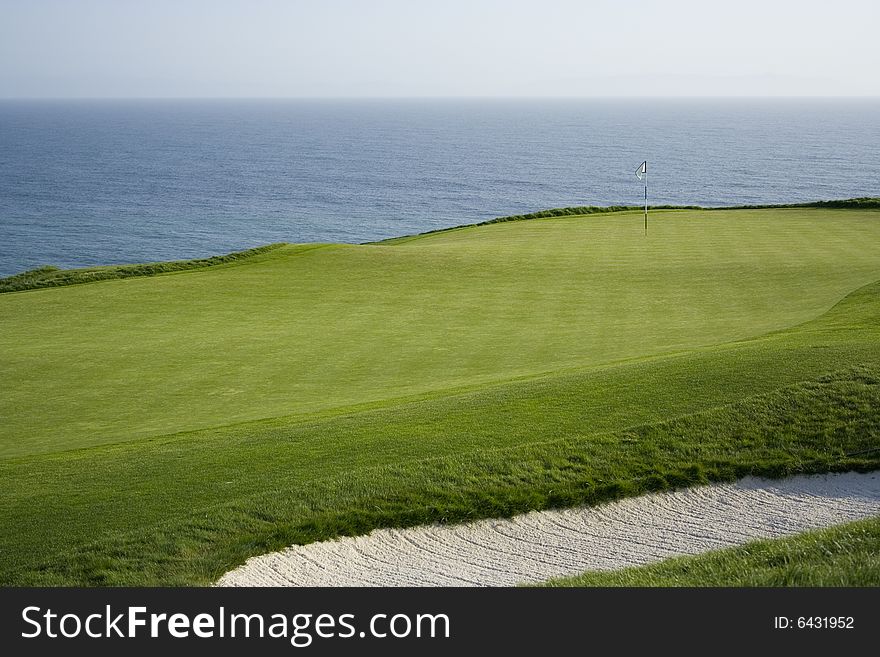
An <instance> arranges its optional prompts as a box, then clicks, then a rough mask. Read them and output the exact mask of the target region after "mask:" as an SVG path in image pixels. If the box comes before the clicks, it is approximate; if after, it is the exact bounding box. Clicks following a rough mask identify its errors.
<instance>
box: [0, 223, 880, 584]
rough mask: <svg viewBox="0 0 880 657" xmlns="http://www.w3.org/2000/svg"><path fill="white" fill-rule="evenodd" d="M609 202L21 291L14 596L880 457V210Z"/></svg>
mask: <svg viewBox="0 0 880 657" xmlns="http://www.w3.org/2000/svg"><path fill="white" fill-rule="evenodd" d="M651 230H652V232H651V234H650V235H649V237H648V238H645V237H644V235H643V234H642V233H641V232H640V224H639V216H638V215H637V214H634V213H628V212H623V213H614V214H608V215H596V216H587V217H561V218H550V219H541V220H539V221H528V222H510V223H499V224H494V225H488V226H480V227H472V228H466V229H459V230H453V231H446V232H441V233H435V234H430V235H426V236H421V237H417V238H410V239H407V240H406V241H402V242H399V243H394V242H392V243H388V244H378V245H361V246H352V245H287V246H282V247H279V248H276V249H274V250H272V251H270V252H267V253H263V254H260V255H257V256H254V257H252V258H247V259H245V260H242V261H240V262H235V263H231V264H228V265H219V266H216V267H210V268H207V269H199V270H193V271H184V272H180V273H167V274H162V275H159V276H155V277H150V278H130V279H125V280H111V281H104V282H98V283H90V284H88V285H74V286H70V287H59V288H52V289H43V290H33V291H25V292H14V293H10V294H3V295H0V321H2V324H3V327H4V330H3V332H2V334H0V354H2V359H0V375H2V376H3V380H4V390H3V393H4V394H3V396H2V398H0V416H2V424H0V456H2V458H0V478H2V481H3V482H4V488H3V494H2V496H0V528H2V531H0V583H4V584H15V585H67V584H90V585H123V584H125V585H155V584H174V585H185V584H207V583H210V582H212V581H214V580H216V579H217V577H219V576H220V575H221V574H222V573H223V572H225V571H226V570H228V569H230V568H231V567H234V566H235V565H238V564H240V563H242V562H243V561H244V560H245V559H246V558H247V557H249V556H253V555H255V554H259V553H263V552H268V551H272V550H276V549H279V548H281V547H284V546H286V545H289V544H292V543H305V542H310V541H315V540H322V539H326V538H331V537H333V536H338V535H343V534H357V533H363V532H365V531H369V530H371V529H373V528H376V527H383V526H409V525H415V524H421V523H426V522H437V521H441V522H442V521H460V520H469V519H474V518H482V517H495V516H507V515H511V514H513V513H517V512H522V511H527V510H530V509H541V508H548V507H554V506H570V505H574V504H583V503H592V502H598V501H602V500H607V499H613V498H616V497H620V496H624V495H631V494H637V493H640V492H645V491H652V490H663V489H667V488H670V487H675V486H681V485H688V484H693V483H703V482H706V481H727V480H732V479H734V478H738V477H742V476H745V475H748V474H755V475H764V476H782V475H785V474H789V473H796V472H803V473H809V472H823V471H829V470H833V471H842V470H846V469H856V470H870V469H877V468H880V453H878V452H876V451H866V450H871V449H873V448H875V447H877V446H878V441H880V283H873V281H877V280H878V279H880V212H878V211H876V210H827V209H821V210H820V209H785V210H782V209H774V210H769V209H765V210H737V211H691V210H688V211H668V212H664V213H662V214H660V213H658V216H657V218H656V220H655V222H654V224H652V229H651Z"/></svg>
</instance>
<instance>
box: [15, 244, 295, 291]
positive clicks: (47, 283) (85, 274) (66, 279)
mask: <svg viewBox="0 0 880 657" xmlns="http://www.w3.org/2000/svg"><path fill="white" fill-rule="evenodd" d="M281 246H284V245H283V244H267V245H265V246H258V247H256V248H253V249H247V250H246V251H236V252H234V253H227V254H225V255H218V256H212V257H210V258H197V259H194V260H172V261H169V262H148V263H144V264H137V265H111V266H106V267H87V268H83V269H59V268H58V267H54V266H52V265H44V266H43V267H38V268H36V269H30V270H28V271H25V272H22V273H20V274H15V275H13V276H7V277H6V278H0V294H2V293H4V292H21V291H24V290H36V289H41V288H46V287H61V286H64V285H78V284H80V283H95V282H97V281H110V280H116V279H120V278H135V277H140V276H156V275H158V274H169V273H172V272H179V271H191V270H194V269H204V268H205V267H216V266H217V265H225V264H229V263H232V262H238V261H241V260H245V259H247V258H253V257H254V256H257V255H261V254H263V253H269V252H270V251H272V250H274V249H277V248H279V247H281Z"/></svg>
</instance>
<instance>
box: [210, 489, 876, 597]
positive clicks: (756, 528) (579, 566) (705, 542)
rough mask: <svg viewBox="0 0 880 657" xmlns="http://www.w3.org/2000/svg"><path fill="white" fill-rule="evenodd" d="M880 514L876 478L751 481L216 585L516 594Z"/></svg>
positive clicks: (416, 537) (408, 540) (345, 548)
mask: <svg viewBox="0 0 880 657" xmlns="http://www.w3.org/2000/svg"><path fill="white" fill-rule="evenodd" d="M874 515H880V473H878V472H875V473H869V474H856V473H846V474H837V475H815V476H798V477H792V478H790V479H785V480H780V481H771V480H765V479H756V478H746V479H743V480H741V481H739V482H737V483H735V484H725V485H713V486H702V487H699V488H691V489H687V490H681V491H676V492H671V493H660V494H653V495H645V496H642V497H637V498H630V499H625V500H621V501H618V502H611V503H609V504H605V505H602V506H598V507H580V508H574V509H565V510H560V511H540V512H533V513H528V514H525V515H521V516H517V517H515V518H511V519H504V520H483V521H479V522H473V523H468V524H464V525H433V526H426V527H415V528H411V529H382V530H377V531H374V532H372V533H371V534H369V535H367V536H358V537H355V538H342V539H339V540H334V541H324V542H321V543H312V544H310V545H304V546H293V547H291V548H288V549H286V550H283V551H281V552H275V553H272V554H267V555H263V556H259V557H254V558H252V559H249V560H248V561H247V563H245V564H244V565H243V566H241V567H239V568H236V569H235V570H232V571H230V572H228V573H226V574H225V575H224V576H223V577H222V578H221V579H220V580H219V582H218V583H217V584H218V585H219V586H509V585H514V584H519V583H527V582H540V581H544V580H546V579H549V578H551V577H558V576H561V575H575V574H577V573H580V572H583V571H586V570H611V569H616V568H622V567H625V566H636V565H641V564H646V563H650V562H654V561H659V560H661V559H665V558H667V557H672V556H676V555H682V554H697V553H700V552H705V551H707V550H714V549H717V548H724V547H729V546H733V545H738V544H741V543H745V542H747V541H750V540H753V539H758V538H773V537H778V536H787V535H790V534H796V533H798V532H803V531H807V530H810V529H817V528H820V527H828V526H830V525H836V524H840V523H844V522H848V521H850V520H857V519H860V518H867V517H870V516H874Z"/></svg>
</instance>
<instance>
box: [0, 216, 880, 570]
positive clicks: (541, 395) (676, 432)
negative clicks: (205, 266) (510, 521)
mask: <svg viewBox="0 0 880 657" xmlns="http://www.w3.org/2000/svg"><path fill="white" fill-rule="evenodd" d="M737 216H739V213H738V215H737ZM745 219H746V220H748V217H747V216H745ZM865 219H867V217H866V218H865ZM554 221H555V220H554ZM565 221H575V220H565ZM872 221H873V220H872ZM541 223H542V224H543V223H544V222H541ZM551 223H552V222H547V225H551ZM520 225H521V226H523V225H524V224H520ZM512 226H513V225H511V226H499V227H494V228H491V230H496V229H499V228H510V227H512ZM535 226H537V224H535ZM594 228H595V229H596V230H597V231H601V230H602V229H603V228H605V227H604V226H595V227H594ZM679 229H681V228H679ZM857 229H858V230H864V231H865V232H866V234H870V230H869V229H868V228H867V227H862V226H855V227H850V230H857ZM479 230H480V231H482V230H487V229H479ZM539 230H540V229H539ZM453 235H454V234H453V233H446V234H443V235H442V237H443V240H441V244H439V245H435V246H436V247H437V248H440V247H443V248H449V249H450V250H452V247H453V246H454V245H455V244H456V242H455V240H452V241H446V240H448V239H449V238H452V237H453ZM438 237H440V236H437V237H435V238H432V239H437V238H438ZM509 237H510V236H509ZM471 239H472V240H474V241H476V240H478V239H485V237H484V236H482V235H479V234H476V235H474V236H472V238H471ZM444 244H445V245H446V246H443V245H444ZM869 244H870V243H869ZM423 246H428V245H427V244H425V245H423ZM460 246H462V248H463V250H464V251H467V249H468V248H476V247H475V246H474V245H473V244H471V241H470V240H469V241H468V242H467V243H465V244H460ZM414 248H415V247H414ZM419 248H421V246H419ZM805 248H806V247H805ZM832 250H833V249H832ZM807 252H808V251H807ZM773 255H774V254H773V253H772V252H771V253H769V254H768V256H769V257H771V258H772V257H773ZM459 256H460V257H461V258H463V259H467V258H468V257H469V256H468V254H467V253H464V254H459ZM730 257H731V259H733V255H731V256H730ZM800 257H801V258H804V257H805V256H804V254H803V253H802V254H800ZM745 260H746V262H748V256H746V258H745ZM756 260H757V259H756ZM822 260H823V259H822V258H812V259H809V262H812V263H813V266H817V265H816V262H817V261H818V262H819V263H820V264H821V262H822ZM867 260H869V259H868V258H865V261H867ZM688 262H690V261H689V260H683V261H682V264H681V266H684V263H688ZM783 262H784V258H783ZM859 262H860V261H859V259H858V258H855V263H856V265H857V267H856V268H857V269H858V266H861V265H859V264H858V263H859ZM703 266H704V267H705V268H706V269H707V271H708V270H709V268H710V264H709V263H704V264H703ZM731 266H732V265H731ZM752 267H753V268H756V269H758V270H759V271H764V270H763V269H762V268H761V264H760V262H756V263H755V264H754V265H752ZM669 268H670V269H671V270H672V271H674V268H673V267H671V266H670V267H669ZM796 269H799V270H800V271H801V273H802V275H806V276H808V274H807V273H806V272H805V271H804V267H802V268H797V267H796ZM721 270H722V271H723V270H724V268H721ZM826 271H829V270H828V269H827V270H826ZM200 275H201V274H200ZM190 276H195V274H187V275H186V276H180V277H179V278H181V279H186V278H188V277H190ZM671 278H672V279H673V280H675V276H671ZM773 280H774V281H785V280H786V277H785V276H781V275H778V276H777V277H775V278H773ZM809 280H813V279H809ZM101 285H102V286H103V285H109V284H105V283H102V284H101ZM86 287H90V286H85V287H84V288H81V289H85V288H86ZM91 287H98V286H91ZM734 287H735V286H733V285H731V288H734ZM73 289H76V288H70V290H69V291H72V290H73ZM756 293H757V292H756ZM28 294H43V293H42V292H40V293H28ZM13 296H15V295H13ZM18 296H26V295H18ZM804 296H805V297H806V298H807V300H809V299H810V298H811V297H810V295H809V294H805V295H804ZM719 305H720V306H723V303H721V302H719ZM780 305H784V304H783V303H782V302H780ZM878 345H880V285H877V284H875V285H869V286H867V287H864V288H862V289H860V290H859V291H857V292H855V293H853V294H851V295H849V296H848V297H847V298H846V299H845V300H844V301H842V302H841V303H839V304H838V305H836V306H835V307H834V308H832V309H831V310H830V311H829V312H827V313H825V314H824V315H823V316H821V317H820V318H818V319H816V320H814V321H811V322H808V323H806V324H803V325H800V326H797V327H794V328H792V329H788V330H783V331H778V332H775V333H772V334H770V335H767V336H764V337H759V338H755V339H751V340H744V341H740V342H736V343H732V344H727V345H722V346H717V347H710V348H699V349H695V350H691V351H689V352H687V353H679V354H674V355H668V356H662V357H656V358H643V359H639V360H636V361H632V362H627V363H622V364H617V365H610V366H604V367H584V368H581V369H573V370H572V369H570V370H568V371H564V372H559V373H556V374H553V375H548V376H544V377H538V378H532V379H528V380H522V381H514V382H508V383H504V384H500V385H495V386H489V387H484V388H481V389H475V390H471V391H466V392H460V393H458V394H450V395H435V396H431V397H426V398H422V399H417V400H412V401H409V402H407V403H399V404H387V405H384V406H378V407H375V408H370V409H362V410H357V411H350V412H345V413H339V414H336V415H328V416H323V417H322V416H312V417H292V418H276V419H274V420H268V421H262V422H253V423H249V424H242V425H238V426H231V427H226V428H222V427H221V428H217V429H212V430H205V431H199V432H194V433H189V434H177V435H169V436H165V437H156V438H151V439H138V440H132V441H130V442H126V443H120V444H117V445H108V446H97V447H92V448H89V449H81V450H75V451H68V452H60V453H56V454H31V455H24V456H18V457H14V458H7V459H5V460H2V461H0V478H2V480H3V481H4V494H3V496H2V498H0V529H2V531H0V582H3V583H15V584H62V583H93V584H122V583H126V584H155V583H174V584H182V583H206V582H209V581H211V580H212V579H213V578H215V577H216V576H217V575H219V574H220V573H221V572H223V571H224V570H225V569H227V568H229V567H230V566H233V565H235V564H237V563H240V562H241V561H242V560H243V559H244V558H246V557H247V556H250V555H253V554H256V553H260V552H264V551H266V550H270V549H276V548H278V547H281V546H283V545H286V544H289V543H291V542H306V541H310V540H317V539H321V538H327V537H330V536H333V535H338V534H340V533H353V532H363V531H366V530H369V529H370V528H373V527H377V526H387V525H405V524H414V523H421V522H430V521H436V520H460V519H466V518H474V517H485V516H495V515H504V514H508V513H513V512H516V511H522V510H526V509H530V508H543V507H547V506H554V505H556V506H559V505H569V504H575V503H580V502H590V501H598V500H601V499H608V498H612V497H616V496H619V495H624V494H633V493H637V492H640V491H644V490H656V489H660V488H664V487H667V486H670V485H678V484H686V483H689V482H695V481H704V480H706V479H729V478H731V477H735V476H741V475H743V474H745V473H761V474H768V475H772V474H783V473H787V472H808V471H821V470H828V469H846V468H853V467H854V468H861V469H867V468H877V467H880V455H878V454H877V453H868V454H862V455H855V456H847V454H848V453H851V452H856V451H860V450H864V449H868V448H870V447H875V446H876V445H877V442H878V439H880V348H878ZM830 372H835V374H829V373H830ZM35 519H36V521H35Z"/></svg>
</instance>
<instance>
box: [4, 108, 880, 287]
mask: <svg viewBox="0 0 880 657" xmlns="http://www.w3.org/2000/svg"><path fill="white" fill-rule="evenodd" d="M643 160H647V161H648V185H649V188H648V192H649V200H650V202H651V203H655V204H687V205H708V206H716V205H740V204H758V203H788V202H797V201H810V200H820V199H837V198H849V197H854V196H880V172H878V163H880V101H878V100H855V99H851V100H842V99H835V100H822V99H786V100H769V99H741V100H732V99H715V100H708V99H704V100H696V99H681V100H669V99H667V100H658V99H626V100H624V99H619V100H588V99H582V100H573V99H572V100H561V99H560V100H332V101H331V100H138V101H134V100H126V101H122V100H81V101H61V100H56V101H25V100H18V101H2V102H0V276H2V275H8V274H12V273H16V272H19V271H23V270H25V269H29V268H33V267H36V266H39V265H43V264H53V265H57V266H62V267H77V266H87V265H96V264H112V263H126V262H144V261H152V260H168V259H177V258H190V257H200V256H207V255H213V254H218V253H225V252H229V251H233V250H238V249H244V248H247V247H251V246H256V245H259V244H265V243H269V242H278V241H286V242H353V243H357V242H364V241H371V240H377V239H381V238H385V237H391V236H395V235H404V234H411V233H417V232H422V231H426V230H431V229H435V228H441V227H446V226H453V225H458V224H463V223H472V222H477V221H482V220H486V219H489V218H492V217H496V216H502V215H509V214H518V213H525V212H530V211H535V210H541V209H545V208H551V207H561V206H571V205H611V204H627V205H639V204H641V203H642V199H643V194H644V189H643V187H642V183H640V182H639V180H638V179H637V178H636V176H635V173H634V172H635V170H636V168H637V167H638V165H639V164H640V163H641V162H642V161H643Z"/></svg>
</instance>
